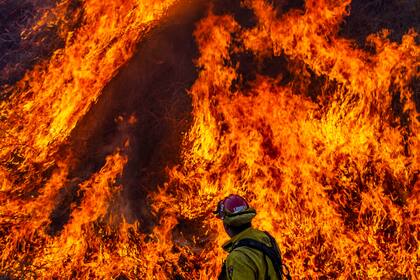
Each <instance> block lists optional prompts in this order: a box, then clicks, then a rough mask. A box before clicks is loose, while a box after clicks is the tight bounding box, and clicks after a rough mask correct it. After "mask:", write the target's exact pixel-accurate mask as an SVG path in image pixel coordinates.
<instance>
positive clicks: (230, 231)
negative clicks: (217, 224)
mask: <svg viewBox="0 0 420 280" xmlns="http://www.w3.org/2000/svg"><path fill="white" fill-rule="evenodd" d="M223 226H224V228H225V231H226V233H227V234H228V235H229V237H234V236H235V235H237V234H239V233H241V232H243V231H244V230H246V229H248V228H250V227H251V223H247V224H244V225H240V226H236V227H234V226H229V225H226V224H223Z"/></svg>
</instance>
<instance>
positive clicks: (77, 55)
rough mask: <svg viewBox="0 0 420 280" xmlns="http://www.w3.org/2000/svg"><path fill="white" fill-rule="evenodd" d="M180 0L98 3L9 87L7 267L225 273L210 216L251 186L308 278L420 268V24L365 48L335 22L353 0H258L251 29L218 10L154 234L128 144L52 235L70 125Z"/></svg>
mask: <svg viewBox="0 0 420 280" xmlns="http://www.w3.org/2000/svg"><path fill="white" fill-rule="evenodd" d="M175 2H176V1H172V0H168V1H166V0H153V1H135V0H131V1H122V0H121V1H119V0H116V1H112V2H106V3H105V2H104V1H97V0H87V1H84V2H83V4H82V6H83V16H82V22H81V25H80V27H79V28H78V29H76V30H75V31H74V32H73V31H72V32H69V33H67V34H66V44H65V47H64V48H62V49H59V50H57V51H56V52H55V53H54V55H53V56H52V57H51V58H50V59H49V60H48V61H45V62H44V63H41V64H40V65H38V66H37V67H35V68H34V69H33V70H31V71H29V72H28V73H26V75H25V77H24V78H23V79H22V80H21V81H19V82H18V83H17V84H15V85H14V86H13V87H12V88H8V89H7V90H8V91H11V92H12V94H11V95H10V97H9V98H7V100H4V101H2V103H1V104H0V107H1V111H0V128H1V131H0V146H1V147H2V149H1V151H0V160H1V164H0V179H1V181H0V182H1V185H0V201H1V204H0V225H1V228H0V248H1V250H0V251H1V254H0V268H1V271H2V272H1V273H4V275H5V276H7V277H10V278H19V277H20V278H24V279H35V278H36V277H40V278H42V279H61V278H63V279H76V278H77V279H79V278H80V279H110V278H111V279H114V278H115V279H116V278H119V279H125V278H127V279H215V278H216V276H217V274H218V271H219V267H220V264H221V261H222V260H223V258H224V257H225V253H224V252H222V250H221V248H220V245H221V244H222V243H223V242H224V241H226V239H227V237H226V236H225V235H223V229H222V226H221V224H220V222H219V221H217V220H215V219H214V218H212V217H211V215H210V212H211V210H213V208H214V205H215V204H216V203H217V201H218V200H219V199H221V198H223V197H224V196H226V195H227V194H230V193H239V194H241V195H244V196H245V197H247V198H248V199H249V200H250V204H251V205H253V206H254V207H255V208H256V209H257V211H258V215H257V217H256V218H255V223H254V224H255V226H256V227H258V228H262V229H265V230H268V231H270V232H271V233H272V234H273V235H274V236H275V237H276V239H277V240H278V242H279V244H280V247H281V249H282V252H283V256H284V261H285V263H286V264H287V265H288V266H289V267H290V271H291V274H292V276H293V278H299V279H300V278H302V279H305V278H310V279H311V278H320V279H328V278H334V279H335V278H339V279H348V278H360V279H367V278H369V279H370V278H374V279H396V278H403V279H404V278H405V279H416V277H417V275H418V274H419V272H420V271H419V265H418V264H419V263H418V262H419V261H418V256H419V252H420V251H419V247H418V243H419V232H420V231H419V221H420V217H419V215H420V213H419V207H418V205H419V199H420V195H419V191H420V183H419V180H418V174H419V164H420V160H419V147H420V145H419V140H420V138H419V134H418V132H419V115H418V112H417V111H416V107H415V106H416V105H415V102H414V98H413V88H412V82H413V79H416V78H418V69H419V66H420V65H419V46H418V44H417V43H416V38H417V34H416V33H415V32H414V31H409V32H408V33H407V34H406V35H404V36H403V38H402V40H401V43H395V42H391V41H390V40H389V39H388V38H387V36H388V32H387V31H383V32H380V33H379V34H374V35H370V36H369V37H368V39H367V40H368V42H369V44H370V45H371V47H372V49H373V51H370V52H368V51H366V50H362V49H359V48H356V47H355V45H354V44H353V43H352V42H351V41H350V40H348V39H344V38H341V37H340V36H338V35H337V33H338V31H339V25H340V24H341V23H342V21H343V19H344V17H345V16H347V15H348V6H349V4H350V2H351V1H349V0H345V1H344V0H343V1H328V0H318V1H315V0H307V1H306V3H305V8H304V10H296V9H295V10H290V11H288V12H287V13H285V14H282V15H279V14H278V13H277V12H276V10H275V9H274V8H273V6H272V5H270V4H269V3H268V2H266V1H262V0H248V1H243V5H244V6H245V7H247V8H248V9H250V10H252V11H253V13H254V15H255V19H256V23H255V24H254V25H253V26H250V27H243V26H241V25H240V24H239V23H238V22H237V21H236V19H235V18H234V17H233V16H232V15H215V14H213V13H212V12H211V11H210V12H209V14H208V15H207V16H206V17H205V18H203V19H202V20H201V21H200V22H199V23H197V26H196V29H195V32H194V37H195V39H196V42H197V45H198V48H199V57H198V58H197V60H196V62H195V63H196V65H197V68H198V69H199V73H198V78H197V79H196V81H195V82H194V84H193V85H192V87H191V88H190V89H189V94H190V96H191V99H192V106H193V112H192V117H193V118H192V124H191V127H190V129H189V131H188V133H187V134H186V135H185V137H184V142H183V150H182V162H181V163H180V164H178V165H176V166H174V167H170V168H168V175H169V176H168V177H169V179H168V181H167V182H166V183H165V184H163V185H162V186H160V187H159V188H158V189H157V190H156V191H155V192H152V193H149V194H148V196H149V200H150V204H151V207H152V211H153V214H154V215H155V216H156V220H157V222H156V224H155V226H154V228H153V230H152V232H151V233H144V232H142V231H141V230H139V228H141V227H142V225H141V224H139V223H138V222H135V223H129V222H127V221H126V220H125V219H124V217H123V216H122V215H121V213H120V212H119V209H120V207H121V205H120V203H121V201H120V200H119V199H118V198H119V195H120V193H121V190H122V189H123V188H124V186H123V185H122V184H121V182H120V180H119V178H120V177H121V175H122V173H123V172H124V166H125V165H126V163H127V161H128V160H129V157H130V155H129V154H127V151H128V147H129V146H130V142H129V141H125V142H122V143H121V144H120V145H118V147H116V148H115V149H114V151H113V152H112V153H111V154H109V155H108V156H107V157H106V160H105V163H104V165H103V166H102V168H101V169H100V170H99V171H98V172H96V173H94V174H91V175H90V177H89V178H88V179H86V180H83V182H80V183H79V182H78V183H77V185H78V192H79V194H80V201H79V203H73V204H72V205H71V215H70V218H69V220H68V222H67V223H66V224H65V225H64V226H63V229H62V230H61V231H60V232H59V233H58V234H55V235H51V234H49V233H48V230H46V229H47V228H48V226H49V224H50V215H51V212H52V211H53V210H54V207H55V206H56V201H57V199H58V197H59V196H60V190H61V189H62V188H63V187H65V186H66V185H68V184H70V182H69V172H70V170H71V168H72V164H74V162H73V155H72V153H71V152H69V151H66V146H67V145H68V143H67V141H68V139H69V135H70V134H71V132H72V131H73V129H74V128H75V127H76V125H77V123H78V122H79V121H80V119H81V118H82V117H83V116H84V115H85V114H86V112H87V111H88V110H89V109H90V108H91V106H93V105H94V104H95V102H96V101H97V99H98V98H99V97H100V94H101V92H102V89H103V87H104V86H105V85H106V84H107V83H108V82H109V81H110V80H111V79H112V77H113V76H114V75H115V74H116V72H117V71H118V69H119V68H120V67H121V66H122V65H123V64H124V63H126V62H127V60H128V59H130V57H131V56H132V55H133V53H134V51H135V46H136V44H137V43H138V42H139V41H140V40H141V39H142V38H144V37H145V36H146V35H147V33H148V31H149V30H151V29H152V28H153V27H154V26H155V25H156V24H158V22H159V20H160V19H162V18H163V17H164V15H165V13H166V11H167V10H170V9H171V8H172V9H173V7H175V6H174V5H175V4H176V3H175ZM69 3H70V1H63V2H62V5H66V4H69ZM58 7H59V8H60V9H62V8H63V6H58ZM57 9H58V8H57ZM41 20H46V19H45V18H42V19H41ZM40 24H42V22H41V23H40ZM242 54H252V56H253V57H254V58H255V61H256V62H255V65H254V67H255V68H256V70H257V71H256V72H257V74H256V75H255V78H254V79H252V80H250V81H246V83H245V77H244V75H243V74H242V73H241V71H240V67H241V62H240V61H238V60H237V59H236V57H238V56H240V55H242ZM273 57H283V58H284V59H285V64H284V68H285V69H283V70H284V71H283V72H281V71H280V72H279V73H278V74H277V75H274V76H272V75H271V76H270V75H264V74H263V72H262V71H259V68H260V67H262V65H263V62H264V61H265V60H266V59H271V58H273ZM286 70H287V73H288V77H286V75H285V73H286V72H285V71H286ZM395 104H398V105H399V107H398V108H399V110H397V109H396V107H395ZM120 121H121V122H125V123H127V125H130V123H134V122H135V121H136V120H135V119H133V118H127V119H125V120H124V119H121V120H120Z"/></svg>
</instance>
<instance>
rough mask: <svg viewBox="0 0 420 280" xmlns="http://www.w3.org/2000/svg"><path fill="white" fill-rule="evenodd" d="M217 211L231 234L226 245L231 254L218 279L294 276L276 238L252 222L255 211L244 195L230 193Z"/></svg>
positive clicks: (250, 279) (244, 279)
mask: <svg viewBox="0 0 420 280" xmlns="http://www.w3.org/2000/svg"><path fill="white" fill-rule="evenodd" d="M214 214H216V216H217V217H218V218H219V219H221V220H222V221H223V226H224V228H225V231H226V233H227V234H228V235H229V236H230V237H231V239H230V240H229V241H228V242H226V243H225V244H224V245H223V249H224V250H225V251H227V252H228V253H229V255H228V256H227V258H226V260H225V261H224V263H223V267H222V270H221V273H220V275H219V278H218V279H219V280H226V279H227V280H268V279H270V280H281V279H291V278H290V276H289V273H288V270H287V268H286V267H285V266H284V265H283V264H282V261H281V255H280V250H279V249H278V246H277V243H276V241H275V239H274V238H273V237H272V236H271V235H270V234H268V233H267V232H264V231H260V230H257V229H255V228H253V227H252V226H251V220H252V219H253V218H254V217H255V215H256V211H255V209H254V208H252V207H250V206H249V205H248V203H247V202H246V200H245V199H244V198H243V197H241V196H239V195H229V196H227V197H226V198H225V199H223V200H221V201H220V202H219V203H218V205H217V209H216V211H214ZM285 271H287V274H284V272H285Z"/></svg>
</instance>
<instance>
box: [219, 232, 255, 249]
mask: <svg viewBox="0 0 420 280" xmlns="http://www.w3.org/2000/svg"><path fill="white" fill-rule="evenodd" d="M252 231H253V228H252V227H250V228H247V229H245V230H243V231H241V232H240V233H238V234H237V235H235V236H234V237H232V238H231V239H230V240H229V241H227V242H226V243H225V244H223V246H222V248H223V250H225V251H226V252H228V253H230V252H231V251H232V248H233V246H234V245H235V244H236V243H237V242H239V240H241V239H244V238H248V237H251V235H252Z"/></svg>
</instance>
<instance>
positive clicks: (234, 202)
mask: <svg viewBox="0 0 420 280" xmlns="http://www.w3.org/2000/svg"><path fill="white" fill-rule="evenodd" d="M214 214H216V216H217V217H218V218H220V219H222V220H224V221H225V222H227V223H230V222H231V220H232V221H233V220H235V222H234V223H237V222H236V220H238V219H239V220H240V221H238V222H240V223H241V221H242V220H244V218H245V217H241V218H239V216H241V215H243V214H247V216H249V221H250V220H251V219H252V218H253V217H254V216H255V209H253V208H251V207H249V205H248V203H247V202H246V200H245V199H244V198H243V197H241V196H239V195H236V194H231V195H229V196H227V197H226V198H224V199H223V200H221V201H219V203H218V204H217V209H216V211H214ZM236 216H238V218H234V217H236ZM246 220H248V219H246Z"/></svg>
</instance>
